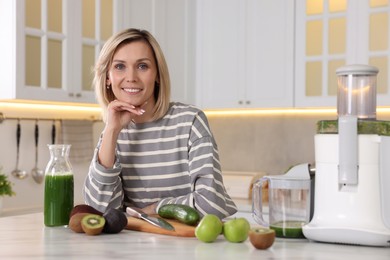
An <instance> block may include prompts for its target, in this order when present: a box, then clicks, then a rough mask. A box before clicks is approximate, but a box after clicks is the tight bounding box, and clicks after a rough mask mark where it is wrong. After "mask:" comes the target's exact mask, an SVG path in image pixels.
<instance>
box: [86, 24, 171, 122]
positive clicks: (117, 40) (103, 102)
mask: <svg viewBox="0 0 390 260" xmlns="http://www.w3.org/2000/svg"><path fill="white" fill-rule="evenodd" d="M136 41H143V42H146V43H147V44H148V45H149V46H150V47H151V49H152V52H153V54H154V58H155V60H156V65H157V77H158V80H157V82H156V83H155V85H154V97H155V100H156V104H155V106H154V108H153V111H152V120H157V119H160V118H162V117H163V116H164V115H165V114H166V113H167V111H168V109H169V102H170V92H171V83H170V79H169V71H168V65H167V63H166V61H165V57H164V54H163V52H162V50H161V48H160V45H159V44H158V42H157V40H156V39H155V38H154V37H153V35H152V34H150V33H149V32H148V31H146V30H139V29H134V28H130V29H126V30H123V31H121V32H119V33H118V34H116V35H113V36H111V37H110V38H109V39H108V40H107V42H106V43H105V44H104V46H103V48H102V50H101V51H100V55H99V58H98V60H97V62H96V65H95V69H94V79H93V85H94V88H95V94H96V98H97V100H98V102H99V104H100V106H101V107H102V109H103V111H102V112H103V121H106V116H107V107H108V104H109V103H110V102H111V101H113V100H115V96H114V93H113V92H112V90H111V88H107V86H106V80H107V75H108V70H109V69H110V67H111V64H112V59H113V57H114V54H115V52H116V51H117V49H118V48H119V47H121V46H123V45H126V44H129V43H131V42H136Z"/></svg>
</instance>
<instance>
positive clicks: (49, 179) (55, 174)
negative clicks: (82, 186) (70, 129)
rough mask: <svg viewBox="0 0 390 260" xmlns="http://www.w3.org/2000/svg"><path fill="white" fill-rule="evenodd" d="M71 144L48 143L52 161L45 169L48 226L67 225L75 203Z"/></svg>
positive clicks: (45, 221)
mask: <svg viewBox="0 0 390 260" xmlns="http://www.w3.org/2000/svg"><path fill="white" fill-rule="evenodd" d="M70 146H71V145H67V144H57V145H48V147H49V151H50V161H49V163H48V164H47V166H46V170H45V193H44V223H45V226H47V227H55V226H65V225H68V223H69V214H70V212H71V210H72V208H73V203H74V179H73V170H72V166H71V164H70V162H69V151H70Z"/></svg>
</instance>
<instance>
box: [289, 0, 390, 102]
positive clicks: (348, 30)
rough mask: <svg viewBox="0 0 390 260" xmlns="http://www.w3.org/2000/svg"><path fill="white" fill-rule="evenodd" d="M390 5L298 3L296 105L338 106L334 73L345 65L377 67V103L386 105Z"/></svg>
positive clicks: (363, 0)
mask: <svg viewBox="0 0 390 260" xmlns="http://www.w3.org/2000/svg"><path fill="white" fill-rule="evenodd" d="M389 15H390V5H389V2H388V1H381V0H354V1H352V0H323V1H309V0H297V1H296V16H295V17H296V32H295V33H296V37H295V39H296V44H295V46H296V55H295V59H296V62H295V75H296V76H295V93H296V96H295V105H296V106H297V107H329V106H331V107H336V105H337V79H336V74H335V71H336V69H337V68H338V67H341V66H344V65H346V64H357V63H358V64H370V65H373V66H376V67H378V68H379V70H380V72H379V74H378V79H377V80H378V81H377V94H378V95H377V104H378V105H382V106H383V105H388V104H389V102H390V92H389V91H390V90H389V80H390V79H389V68H390V67H389V57H390V43H389V32H390V30H389V29H390V28H389Z"/></svg>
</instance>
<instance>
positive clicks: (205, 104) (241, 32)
mask: <svg viewBox="0 0 390 260" xmlns="http://www.w3.org/2000/svg"><path fill="white" fill-rule="evenodd" d="M196 13H197V17H196V21H197V32H196V37H197V60H196V64H197V66H196V69H197V75H196V80H197V83H196V87H197V103H198V105H199V106H201V107H202V108H207V109H213V108H215V109H220V108H264V107H291V106H293V87H294V86H293V83H294V82H293V65H294V63H293V52H294V23H293V21H294V1H283V0H275V1H256V0H245V1H241V0H214V1H208V0H199V1H197V10H196Z"/></svg>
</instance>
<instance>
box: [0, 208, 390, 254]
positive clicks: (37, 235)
mask: <svg viewBox="0 0 390 260" xmlns="http://www.w3.org/2000/svg"><path fill="white" fill-rule="evenodd" d="M27 258H28V259H110V258H111V259H143V260H144V259H159V260H162V259H186V260H189V259H201V260H208V259H210V260H211V259H213V260H214V259H228V260H229V259H238V260H241V259H242V260H243V259H311V260H315V259H332V260H333V259H355V260H356V259H375V260H380V259H387V260H388V259H390V248H376V247H363V246H350V245H337V244H324V243H316V242H310V241H308V240H306V239H280V238H277V239H276V240H275V243H274V244H273V246H272V247H271V248H269V249H267V250H257V249H255V248H254V247H253V246H252V244H251V243H250V242H249V240H247V241H245V242H244V243H237V244H236V243H229V242H227V241H226V240H225V239H224V238H223V236H220V237H219V238H218V239H217V241H215V242H214V243H203V242H200V241H198V240H197V239H196V238H179V237H171V236H164V235H157V234H149V233H142V232H136V231H129V230H124V231H122V232H120V233H119V234H102V235H99V236H87V235H85V234H77V233H74V232H73V231H71V230H70V229H68V228H65V227H56V228H48V227H45V226H44V225H43V214H42V213H30V214H24V215H18V216H5V217H2V218H0V259H27Z"/></svg>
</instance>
